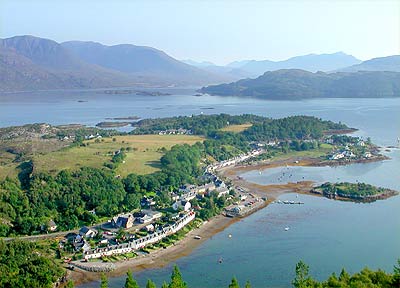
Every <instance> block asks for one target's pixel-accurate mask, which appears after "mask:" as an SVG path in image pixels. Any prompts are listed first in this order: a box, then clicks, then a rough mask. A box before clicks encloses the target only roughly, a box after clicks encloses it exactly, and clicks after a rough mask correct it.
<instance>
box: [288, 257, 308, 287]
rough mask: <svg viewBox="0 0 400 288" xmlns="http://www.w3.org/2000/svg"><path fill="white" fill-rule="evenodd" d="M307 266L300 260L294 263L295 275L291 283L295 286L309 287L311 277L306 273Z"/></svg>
mask: <svg viewBox="0 0 400 288" xmlns="http://www.w3.org/2000/svg"><path fill="white" fill-rule="evenodd" d="M308 271H309V267H308V265H307V264H306V263H304V262H303V261H302V260H300V262H299V263H297V264H296V277H295V278H294V280H293V281H292V284H293V286H294V287H296V288H306V287H309V286H310V284H311V282H312V279H311V277H310V276H309V275H308Z"/></svg>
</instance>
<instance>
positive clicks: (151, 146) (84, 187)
mask: <svg viewBox="0 0 400 288" xmlns="http://www.w3.org/2000/svg"><path fill="white" fill-rule="evenodd" d="M135 127H136V129H134V130H133V131H132V132H130V133H129V134H126V133H119V132H117V131H113V130H103V129H98V128H90V127H83V126H62V127H53V126H51V125H48V124H35V125H26V126H22V127H10V128H3V129H0V139H2V142H1V143H2V146H1V147H0V148H1V150H0V153H2V154H1V155H4V156H5V157H2V159H4V161H3V163H1V166H0V176H1V179H2V180H1V182H0V192H1V193H2V195H3V194H4V195H10V193H11V194H12V195H15V197H12V198H9V197H8V196H7V197H6V196H4V197H3V198H0V199H1V201H2V202H1V203H0V204H1V205H6V206H7V207H9V208H8V209H5V210H3V211H4V213H3V214H2V217H3V219H4V221H2V223H1V224H0V228H1V229H0V233H1V236H3V237H7V238H5V239H7V240H8V241H11V240H13V239H14V237H15V236H23V235H29V236H26V237H25V238H23V239H25V240H37V241H41V243H42V245H43V247H46V249H47V251H52V252H51V253H50V254H49V255H48V256H47V257H49V258H51V259H52V261H53V262H54V265H56V267H59V266H64V267H66V268H69V269H72V271H71V270H62V269H61V270H59V271H64V272H57V273H58V274H57V275H60V277H61V276H62V274H63V273H66V271H69V272H68V273H67V274H68V275H69V276H68V277H72V278H73V279H74V280H76V282H77V283H79V282H81V281H89V280H90V279H93V278H96V277H97V278H98V277H99V274H97V273H98V272H100V271H110V270H113V272H109V273H110V275H120V274H123V273H125V272H126V269H127V267H131V268H132V267H136V268H135V269H140V267H142V268H143V267H150V266H162V265H165V264H166V263H167V262H166V261H168V259H169V260H173V259H176V257H179V256H182V255H187V254H188V253H190V251H191V250H192V249H193V248H194V247H196V246H197V245H199V243H201V242H202V241H204V240H205V239H207V238H208V237H210V236H212V235H213V234H214V233H217V232H218V231H221V230H222V229H224V228H225V227H227V226H228V225H230V224H232V223H234V222H235V221H236V218H237V217H244V216H246V215H249V214H251V213H253V212H255V211H257V210H258V209H261V208H263V207H265V206H266V205H268V204H269V203H270V202H271V201H273V200H275V199H276V198H277V197H278V196H279V195H280V194H282V193H287V192H300V193H301V192H304V193H309V191H310V190H311V189H312V188H313V183H312V182H310V181H306V180H307V179H305V181H303V182H301V183H294V184H291V183H289V184H286V185H274V186H271V185H270V186H262V185H257V184H254V183H248V182H246V181H244V180H243V179H241V178H240V177H238V176H237V175H235V171H238V169H258V168H257V167H264V166H265V165H270V167H273V166H279V165H287V163H292V164H293V165H312V164H318V163H329V165H334V164H336V165H342V164H349V163H354V162H369V161H379V160H382V159H384V156H383V155H381V154H380V153H379V149H378V147H377V146H376V145H374V144H373V143H371V141H370V139H368V138H367V139H362V138H359V137H353V136H348V135H342V134H341V133H343V131H347V132H352V131H354V129H352V128H350V127H348V126H346V125H345V124H341V123H334V122H332V121H325V120H322V119H319V118H315V117H309V116H292V117H286V118H281V119H272V118H266V117H262V116H256V115H247V114H245V115H237V116H232V115H227V114H218V115H197V116H195V115H194V116H192V117H170V118H161V119H143V120H140V121H138V122H136V123H135ZM21 141H23V142H24V143H25V146H24V148H23V149H21V145H20V144H21ZM33 146H34V147H41V150H40V151H41V154H40V155H38V154H37V153H35V152H36V151H37V150H30V149H28V148H29V147H33ZM257 163H258V164H257ZM53 187H57V189H53ZM13 199H19V200H18V201H14V200H13ZM16 211H24V212H21V213H16ZM32 215H33V217H32ZM223 215H227V216H230V217H233V218H227V217H224V216H223ZM60 237H61V239H60ZM55 238H57V239H58V241H57V245H56V246H54V245H51V243H53V241H49V240H48V239H55ZM161 256H162V258H163V259H164V260H162V259H161ZM166 259H167V260H166ZM89 260H90V261H89ZM122 260H124V261H122ZM91 271H98V272H91ZM60 273H61V274H60ZM91 273H94V274H91ZM83 275H84V276H83ZM88 275H92V276H88ZM60 279H62V277H61V278H60ZM60 281H61V280H60Z"/></svg>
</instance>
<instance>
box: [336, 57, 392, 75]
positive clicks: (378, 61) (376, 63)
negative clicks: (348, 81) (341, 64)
mask: <svg viewBox="0 0 400 288" xmlns="http://www.w3.org/2000/svg"><path fill="white" fill-rule="evenodd" d="M339 71H342V72H357V71H394V72H400V55H393V56H387V57H379V58H373V59H371V60H367V61H364V62H362V63H360V64H357V65H352V66H350V67H346V68H343V69H339Z"/></svg>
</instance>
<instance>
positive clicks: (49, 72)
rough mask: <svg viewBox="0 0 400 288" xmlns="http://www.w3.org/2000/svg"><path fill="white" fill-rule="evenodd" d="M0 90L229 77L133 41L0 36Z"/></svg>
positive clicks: (200, 81) (164, 83) (187, 81)
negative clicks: (63, 40)
mask: <svg viewBox="0 0 400 288" xmlns="http://www.w3.org/2000/svg"><path fill="white" fill-rule="evenodd" d="M0 72H1V74H0V91H15V90H37V89H44V90H46V89H74V88H102V87H126V86H169V85H207V84H212V83H220V82H223V81H227V80H231V78H229V77H222V76H220V75H216V74H214V73H210V72H207V71H203V70H201V69H198V68H196V67H192V66H190V65H187V64H185V63H182V62H179V61H178V60H175V59H174V58H172V57H170V56H168V55H167V54H165V53H164V52H162V51H159V50H156V49H153V48H149V47H140V46H134V45H116V46H110V47H108V46H104V45H101V44H99V43H94V42H66V43H63V44H62V45H60V44H59V43H57V42H55V41H53V40H49V39H43V38H38V37H34V36H16V37H12V38H7V39H0Z"/></svg>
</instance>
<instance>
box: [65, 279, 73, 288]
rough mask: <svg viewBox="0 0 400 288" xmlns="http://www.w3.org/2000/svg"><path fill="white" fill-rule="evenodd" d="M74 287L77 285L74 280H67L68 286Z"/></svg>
mask: <svg viewBox="0 0 400 288" xmlns="http://www.w3.org/2000/svg"><path fill="white" fill-rule="evenodd" d="M74 287H75V285H74V282H73V281H72V280H69V281H68V282H67V288H74Z"/></svg>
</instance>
